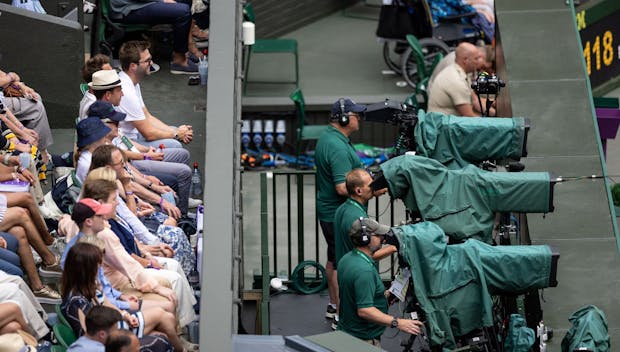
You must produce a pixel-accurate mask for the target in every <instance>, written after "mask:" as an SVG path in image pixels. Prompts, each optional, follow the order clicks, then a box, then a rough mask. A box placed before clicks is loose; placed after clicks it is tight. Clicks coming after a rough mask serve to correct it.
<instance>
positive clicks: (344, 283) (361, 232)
mask: <svg viewBox="0 0 620 352" xmlns="http://www.w3.org/2000/svg"><path fill="white" fill-rule="evenodd" d="M388 233H390V228H389V227H388V226H386V225H382V224H379V223H378V222H376V221H374V220H372V219H368V218H366V219H363V218H362V219H358V220H356V221H355V222H354V223H353V226H352V228H351V231H350V232H349V235H350V237H351V242H353V245H354V246H355V248H354V249H353V250H352V251H350V252H349V253H347V254H345V256H344V257H342V259H341V260H340V262H339V263H338V272H339V274H338V285H339V288H340V322H339V323H338V329H339V330H342V331H344V332H346V333H348V334H350V335H352V336H355V337H357V338H359V339H362V340H364V341H366V342H368V343H369V344H371V345H373V346H377V347H380V342H381V341H380V340H381V335H382V334H383V331H384V330H385V328H386V327H387V326H389V327H391V328H396V329H399V330H401V331H403V332H406V333H409V334H419V333H420V328H421V327H422V325H423V323H422V322H420V321H418V320H412V319H403V318H396V317H393V316H391V315H388V314H387V311H388V303H387V299H386V295H387V291H386V289H385V286H384V285H383V281H381V277H379V273H378V272H377V269H376V268H375V264H374V260H373V259H372V257H373V254H374V253H376V252H377V251H378V250H379V249H380V248H381V246H382V243H384V242H385V236H386V235H387V234H388Z"/></svg>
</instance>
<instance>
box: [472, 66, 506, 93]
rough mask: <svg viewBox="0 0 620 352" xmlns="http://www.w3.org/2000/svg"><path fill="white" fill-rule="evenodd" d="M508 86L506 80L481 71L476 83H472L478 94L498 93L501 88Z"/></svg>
mask: <svg viewBox="0 0 620 352" xmlns="http://www.w3.org/2000/svg"><path fill="white" fill-rule="evenodd" d="M505 86H506V82H504V81H502V80H501V79H499V78H497V76H496V75H495V74H494V73H493V74H488V73H486V72H481V73H480V74H479V75H478V77H477V78H476V80H475V81H474V83H472V84H471V89H473V90H474V92H476V94H478V95H498V94H499V91H500V89H501V88H503V87H505Z"/></svg>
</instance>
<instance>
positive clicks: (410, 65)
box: [401, 38, 450, 89]
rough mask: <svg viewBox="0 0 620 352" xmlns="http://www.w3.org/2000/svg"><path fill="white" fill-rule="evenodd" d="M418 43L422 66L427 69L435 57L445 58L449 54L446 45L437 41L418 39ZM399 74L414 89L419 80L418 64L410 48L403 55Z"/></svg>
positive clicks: (433, 39)
mask: <svg viewBox="0 0 620 352" xmlns="http://www.w3.org/2000/svg"><path fill="white" fill-rule="evenodd" d="M419 42H420V46H421V47H422V53H423V54H424V65H425V66H426V68H427V69H428V68H430V66H431V65H432V63H433V61H434V60H435V58H436V57H437V55H439V54H441V55H443V56H446V55H447V54H448V53H450V48H449V47H448V45H447V44H446V43H444V42H443V41H441V40H439V39H435V38H424V39H420V41H419ZM401 72H402V75H403V78H404V79H405V81H406V82H407V84H408V85H409V86H410V87H411V88H414V89H415V88H416V85H417V84H418V82H419V81H420V78H419V75H418V63H417V61H416V57H415V52H414V51H413V49H412V48H411V47H407V50H405V52H404V53H403V56H402V61H401Z"/></svg>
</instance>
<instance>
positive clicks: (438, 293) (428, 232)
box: [392, 222, 551, 349]
mask: <svg viewBox="0 0 620 352" xmlns="http://www.w3.org/2000/svg"><path fill="white" fill-rule="evenodd" d="M392 231H393V232H394V234H395V235H396V237H397V238H398V241H399V244H400V248H399V253H400V255H401V256H402V257H403V258H404V259H405V261H406V262H407V263H409V265H410V266H411V274H412V280H413V287H414V291H415V295H416V298H417V299H418V301H419V302H420V305H421V307H422V309H423V310H424V312H425V313H426V318H427V323H428V324H427V329H428V330H429V337H430V339H431V344H432V345H435V346H441V345H443V346H444V347H445V348H447V349H450V348H454V347H455V340H454V337H455V336H462V335H465V334H467V333H468V332H470V331H472V330H474V329H477V328H481V327H484V326H491V325H492V323H493V317H492V301H491V291H503V292H523V291H526V290H529V289H534V288H544V287H548V283H549V275H550V270H551V269H550V268H551V250H550V249H549V247H548V246H490V245H488V244H485V243H482V242H480V241H478V240H473V239H470V240H467V241H465V242H464V243H462V244H454V245H448V243H447V238H446V236H445V234H444V232H443V231H442V229H441V228H440V227H439V226H437V225H436V224H434V223H432V222H422V223H418V224H410V225H403V226H399V227H394V228H393V229H392Z"/></svg>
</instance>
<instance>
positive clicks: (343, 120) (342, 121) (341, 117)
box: [334, 98, 349, 127]
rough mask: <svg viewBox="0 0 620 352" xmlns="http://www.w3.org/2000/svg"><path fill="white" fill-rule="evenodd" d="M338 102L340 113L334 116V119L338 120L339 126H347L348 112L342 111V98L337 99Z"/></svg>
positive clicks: (343, 102)
mask: <svg viewBox="0 0 620 352" xmlns="http://www.w3.org/2000/svg"><path fill="white" fill-rule="evenodd" d="M338 103H339V104H340V113H339V114H337V115H335V116H334V119H337V120H338V124H339V125H340V126H343V127H344V126H348V125H349V114H347V113H346V112H345V111H344V104H345V101H344V98H340V99H338Z"/></svg>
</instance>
